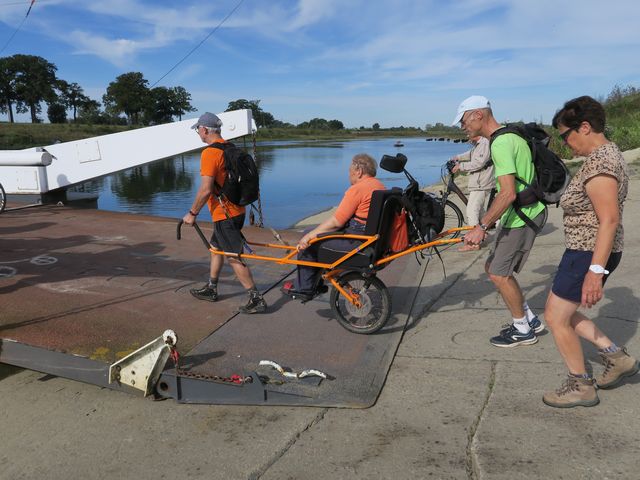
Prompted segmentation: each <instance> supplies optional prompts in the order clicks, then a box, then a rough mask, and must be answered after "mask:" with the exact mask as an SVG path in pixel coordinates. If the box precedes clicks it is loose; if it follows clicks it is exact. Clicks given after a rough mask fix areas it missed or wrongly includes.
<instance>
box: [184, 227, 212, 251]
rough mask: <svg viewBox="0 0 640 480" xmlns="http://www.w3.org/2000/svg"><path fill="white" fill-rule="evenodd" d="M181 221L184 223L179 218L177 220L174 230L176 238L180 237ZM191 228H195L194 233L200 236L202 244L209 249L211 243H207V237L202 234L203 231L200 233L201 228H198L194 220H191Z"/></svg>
mask: <svg viewBox="0 0 640 480" xmlns="http://www.w3.org/2000/svg"><path fill="white" fill-rule="evenodd" d="M183 223H184V220H180V221H179V222H178V228H177V231H176V237H177V238H178V240H180V239H181V238H182V233H181V230H182V224H183ZM193 228H195V229H196V233H197V234H198V236H199V237H200V240H202V243H204V246H205V247H207V250H209V249H210V248H211V244H210V243H209V240H207V237H205V236H204V233H202V230H200V227H199V226H198V224H197V223H196V222H193Z"/></svg>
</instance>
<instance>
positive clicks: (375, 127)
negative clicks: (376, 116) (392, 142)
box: [371, 123, 380, 130]
mask: <svg viewBox="0 0 640 480" xmlns="http://www.w3.org/2000/svg"><path fill="white" fill-rule="evenodd" d="M371 128H373V129H374V130H380V124H379V123H374V124H373V126H372V127H371Z"/></svg>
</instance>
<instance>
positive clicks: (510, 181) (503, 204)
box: [464, 175, 516, 245]
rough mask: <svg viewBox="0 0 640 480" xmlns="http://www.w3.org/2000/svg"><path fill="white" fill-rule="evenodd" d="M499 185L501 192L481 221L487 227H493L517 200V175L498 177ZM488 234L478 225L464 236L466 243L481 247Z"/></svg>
mask: <svg viewBox="0 0 640 480" xmlns="http://www.w3.org/2000/svg"><path fill="white" fill-rule="evenodd" d="M498 183H499V184H500V191H499V192H498V194H497V195H496V196H495V198H494V199H493V202H492V203H491V206H490V207H489V210H488V211H487V213H485V214H484V216H483V217H482V218H481V219H480V223H482V224H484V225H486V226H491V225H493V224H494V223H495V222H496V221H497V220H498V219H499V218H500V217H501V216H502V214H503V213H504V212H506V211H507V208H509V206H510V205H511V204H512V203H513V201H514V200H515V199H516V177H515V175H501V176H499V177H498ZM486 234H487V232H485V231H483V230H482V228H480V226H479V225H476V226H475V228H474V229H473V230H470V231H469V233H467V234H466V235H465V236H464V242H465V243H468V244H471V245H479V244H480V243H482V241H483V240H484V237H485V236H486Z"/></svg>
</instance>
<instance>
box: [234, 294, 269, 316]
mask: <svg viewBox="0 0 640 480" xmlns="http://www.w3.org/2000/svg"><path fill="white" fill-rule="evenodd" d="M238 311H239V312H240V313H262V312H266V311H267V302H265V301H264V298H262V295H255V296H251V297H249V301H248V302H247V304H246V305H242V306H240V307H239V308H238Z"/></svg>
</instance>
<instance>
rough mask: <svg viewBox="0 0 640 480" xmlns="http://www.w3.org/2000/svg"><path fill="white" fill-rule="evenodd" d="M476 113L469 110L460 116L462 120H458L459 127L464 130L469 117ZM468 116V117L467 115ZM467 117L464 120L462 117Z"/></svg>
mask: <svg viewBox="0 0 640 480" xmlns="http://www.w3.org/2000/svg"><path fill="white" fill-rule="evenodd" d="M475 112H476V111H475V110H471V111H469V112H464V115H462V118H461V119H460V127H461V128H464V127H465V125H466V124H467V122H468V121H469V119H470V118H471V115H473V114H474V113H475ZM467 114H468V115H467ZM465 116H466V117H467V118H466V120H465V118H464V117H465Z"/></svg>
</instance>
